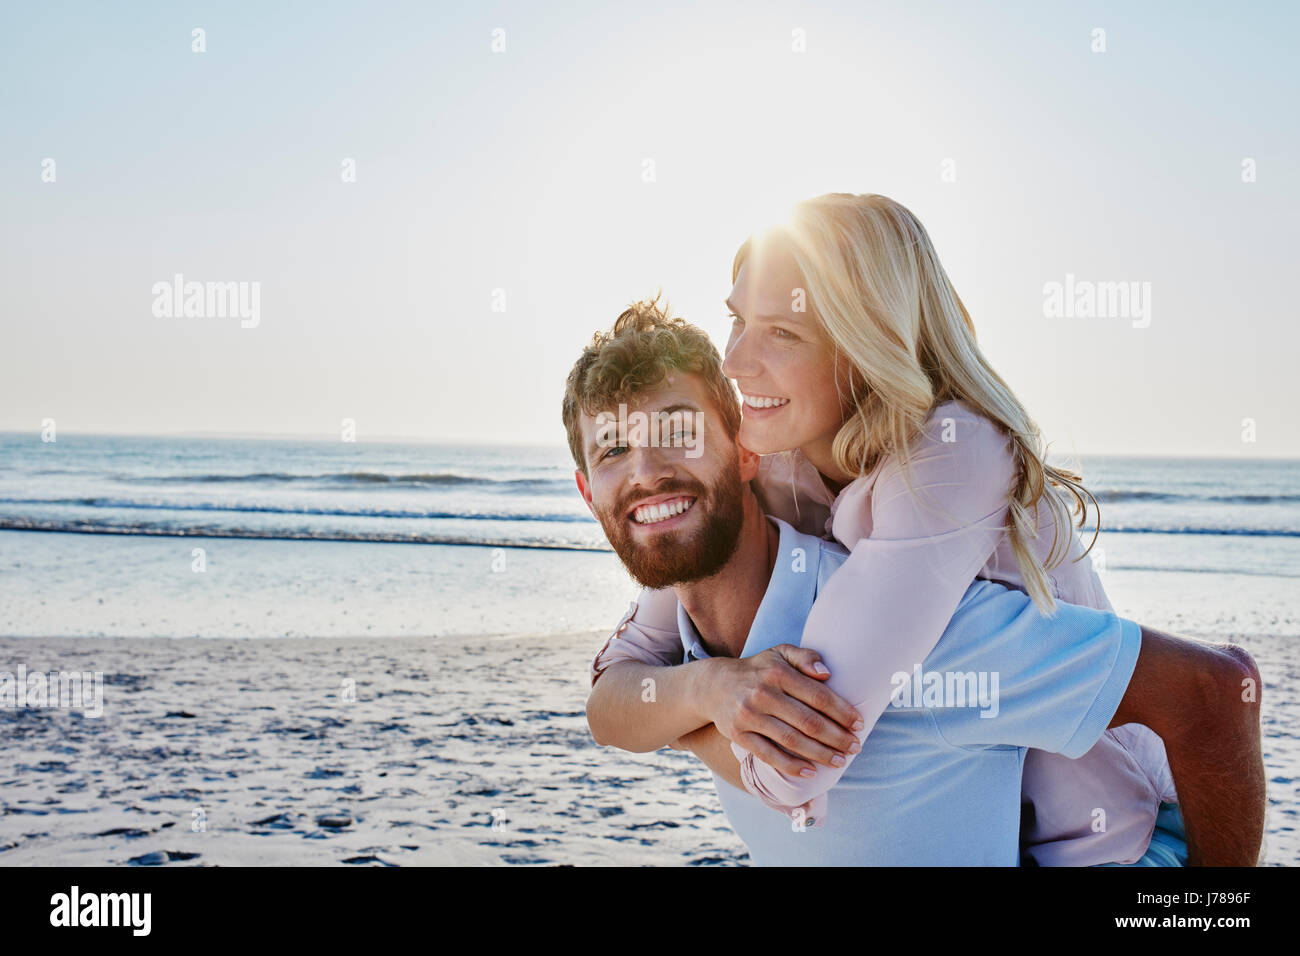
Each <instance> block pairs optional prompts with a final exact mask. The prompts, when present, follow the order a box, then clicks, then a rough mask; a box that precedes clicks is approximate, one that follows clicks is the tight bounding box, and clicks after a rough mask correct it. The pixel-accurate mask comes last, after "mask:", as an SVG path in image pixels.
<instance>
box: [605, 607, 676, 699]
mask: <svg viewBox="0 0 1300 956" xmlns="http://www.w3.org/2000/svg"><path fill="white" fill-rule="evenodd" d="M683 658H684V652H683V650H682V638H681V632H680V631H679V630H678V629H677V595H676V594H674V593H673V590H672V589H671V588H664V589H662V590H659V591H652V590H651V589H650V588H644V589H643V590H642V591H641V593H640V595H638V597H637V599H636V600H635V601H633V602H632V605H631V607H629V608H628V611H627V613H626V614H625V615H623V620H621V621H619V622H618V627H616V628H615V629H614V633H613V634H611V635H610V636H609V639H608V640H607V641H605V645H604V647H602V648H601V649H600V651H599V652H598V653H597V654H596V657H595V659H594V660H593V661H592V662H591V685H592V686H593V687H594V686H596V680H597V679H598V678H599V677H600V675H601V674H602V673H603V672H604V670H605V668H606V667H608V666H609V665H610V664H615V663H617V662H619V661H639V662H641V663H642V664H656V665H665V666H672V665H674V664H680V663H682V661H683Z"/></svg>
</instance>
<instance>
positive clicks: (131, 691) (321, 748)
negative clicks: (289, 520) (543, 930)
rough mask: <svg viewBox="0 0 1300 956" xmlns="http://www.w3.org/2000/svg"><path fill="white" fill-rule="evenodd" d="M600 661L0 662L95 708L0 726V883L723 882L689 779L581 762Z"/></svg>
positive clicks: (228, 644) (490, 656)
mask: <svg viewBox="0 0 1300 956" xmlns="http://www.w3.org/2000/svg"><path fill="white" fill-rule="evenodd" d="M603 637H604V635H603V633H602V632H592V631H584V632H581V633H574V634H569V635H563V636H555V635H550V636H534V637H519V636H507V637H500V636H493V637H473V638H455V637H442V638H437V639H423V638H410V637H403V638H357V639H336V638H315V639H299V638H284V639H262V640H246V639H244V640H241V639H234V640H231V639H202V638H200V639H192V638H191V639H164V638H139V639H136V638H64V639H58V638H43V639H37V640H33V639H23V638H7V639H2V640H0V669H7V670H9V671H14V669H15V667H16V666H17V664H18V663H22V664H24V665H25V666H26V667H27V669H28V671H29V672H31V671H35V670H44V671H49V670H59V669H65V670H73V669H75V670H82V671H102V672H103V674H104V681H105V687H104V712H103V716H102V717H100V718H90V717H84V716H82V715H81V714H80V713H78V712H76V711H73V710H67V709H63V710H59V709H52V708H31V707H29V708H26V709H17V710H15V709H0V723H2V724H3V727H4V732H3V733H2V734H0V741H2V742H0V758H2V759H0V766H2V767H3V768H4V769H3V770H2V771H0V807H2V813H3V815H2V816H0V864H6V865H10V866H30V865H37V866H39V865H53V864H58V865H85V866H100V865H112V866H118V865H171V866H194V865H198V866H213V865H220V866H230V865H332V864H345V865H370V866H393V865H412V864H416V865H476V866H477V865H556V864H574V865H668V866H703V865H737V864H744V863H745V862H747V855H746V853H745V848H744V846H743V844H742V843H741V842H740V841H739V839H738V838H737V837H736V836H735V835H734V834H733V833H732V832H731V830H730V829H729V827H728V826H727V821H726V818H725V817H724V816H723V814H722V812H721V809H720V807H719V804H718V801H717V797H716V795H715V793H714V790H713V785H712V778H711V776H710V774H709V773H708V771H707V770H706V769H705V768H704V767H703V765H702V764H700V763H698V762H697V761H696V760H695V759H694V758H693V757H691V756H690V755H687V754H682V753H676V752H674V751H671V750H662V751H659V752H657V753H650V754H628V753H623V752H620V751H617V750H613V749H608V748H601V747H598V746H596V744H595V743H594V742H593V741H592V739H591V735H590V733H589V732H588V730H587V725H586V720H585V717H584V711H583V707H584V702H585V698H586V687H587V683H586V668H587V665H588V661H589V659H590V657H591V655H592V653H593V652H594V650H595V649H596V648H597V647H598V646H599V644H600V642H601V641H602V640H603ZM1241 643H1243V644H1245V646H1247V648H1248V649H1249V650H1250V651H1251V653H1252V654H1254V655H1255V657H1256V659H1257V660H1258V662H1259V664H1260V667H1261V669H1262V671H1263V674H1264V678H1265V681H1266V687H1265V692H1264V712H1263V713H1264V733H1265V743H1264V756H1265V762H1266V766H1267V771H1268V779H1269V798H1270V811H1269V817H1268V836H1267V851H1266V861H1267V863H1268V864H1271V865H1293V864H1295V863H1296V862H1297V860H1300V839H1298V838H1297V829H1296V827H1297V816H1298V813H1297V808H1298V806H1300V799H1298V794H1297V776H1298V774H1300V746H1298V743H1297V739H1296V733H1295V728H1296V727H1297V726H1300V721H1298V720H1297V718H1298V717H1300V703H1298V702H1297V700H1296V696H1295V692H1294V690H1292V689H1291V688H1294V687H1295V686H1296V680H1297V678H1300V659H1298V656H1297V654H1296V651H1295V648H1296V642H1295V640H1294V638H1277V639H1272V638H1269V639H1263V638H1252V639H1249V640H1246V639H1243V640H1242V641H1241ZM353 697H354V699H352V698H353Z"/></svg>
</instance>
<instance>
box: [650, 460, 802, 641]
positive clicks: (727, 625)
mask: <svg viewBox="0 0 1300 956" xmlns="http://www.w3.org/2000/svg"><path fill="white" fill-rule="evenodd" d="M744 509H745V516H744V521H743V523H742V524H741V528H740V535H739V536H738V537H737V539H736V547H735V550H733V551H732V553H731V558H730V559H729V560H728V561H727V563H726V564H725V565H723V566H722V569H721V570H720V571H718V573H717V574H714V575H712V576H711V577H707V578H702V579H701V580H699V581H690V582H687V583H686V584H678V585H675V586H674V587H673V591H674V592H676V594H677V600H679V601H680V602H681V604H682V607H683V608H684V609H685V610H686V613H687V614H688V615H690V618H691V623H693V624H694V625H695V630H696V632H697V633H698V634H699V635H700V642H701V643H702V644H703V645H704V649H705V650H706V651H708V652H709V654H710V655H711V656H713V657H739V656H740V652H741V651H743V650H744V649H745V641H746V640H747V639H748V637H749V629H750V627H751V626H752V625H753V623H754V617H755V616H756V615H757V614H758V606H759V605H760V604H761V603H762V602H763V595H764V594H766V593H767V584H768V581H770V580H771V578H772V568H773V567H775V565H776V552H777V548H778V542H779V541H780V534H779V533H778V532H777V530H776V528H775V527H774V526H773V525H772V522H770V521H768V520H767V516H766V515H765V514H763V511H762V509H761V508H760V507H759V505H758V499H757V498H755V497H754V493H753V492H752V491H750V489H749V487H748V486H746V487H745V493H744Z"/></svg>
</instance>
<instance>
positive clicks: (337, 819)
mask: <svg viewBox="0 0 1300 956" xmlns="http://www.w3.org/2000/svg"><path fill="white" fill-rule="evenodd" d="M316 826H318V827H325V828H326V829H328V830H342V829H343V828H344V827H350V826H352V818H351V817H346V816H324V817H317V818H316Z"/></svg>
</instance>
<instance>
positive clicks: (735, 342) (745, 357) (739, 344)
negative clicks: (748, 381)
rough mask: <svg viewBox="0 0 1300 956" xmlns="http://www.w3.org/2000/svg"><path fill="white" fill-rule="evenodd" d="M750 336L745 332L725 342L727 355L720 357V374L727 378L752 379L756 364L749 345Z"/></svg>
mask: <svg viewBox="0 0 1300 956" xmlns="http://www.w3.org/2000/svg"><path fill="white" fill-rule="evenodd" d="M749 339H750V336H749V335H748V334H747V333H746V332H741V333H740V334H739V335H732V337H731V338H730V339H729V340H728V342H727V354H726V355H724V356H723V357H722V374H723V375H725V376H727V378H733V379H739V378H752V377H753V376H754V374H755V372H756V370H757V369H756V366H757V364H758V363H757V362H756V361H755V360H754V350H753V349H752V348H751V347H750V344H749Z"/></svg>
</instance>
